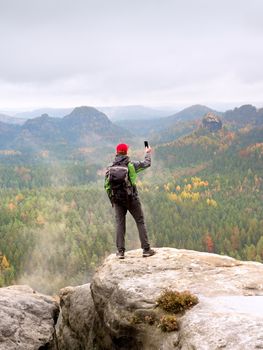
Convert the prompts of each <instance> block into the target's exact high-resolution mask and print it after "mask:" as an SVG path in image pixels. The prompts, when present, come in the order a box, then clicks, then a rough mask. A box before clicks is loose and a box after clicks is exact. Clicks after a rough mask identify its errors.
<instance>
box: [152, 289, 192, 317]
mask: <svg viewBox="0 0 263 350" xmlns="http://www.w3.org/2000/svg"><path fill="white" fill-rule="evenodd" d="M156 303H157V306H159V307H160V308H162V309H163V310H164V311H167V312H172V313H175V314H176V313H178V312H182V311H184V310H187V309H190V308H191V307H192V306H194V305H196V304H197V303H198V298H197V297H196V296H195V295H193V294H191V293H190V292H189V291H184V292H177V291H173V290H171V289H166V290H165V291H163V292H162V293H161V295H160V296H159V297H158V299H157V302H156Z"/></svg>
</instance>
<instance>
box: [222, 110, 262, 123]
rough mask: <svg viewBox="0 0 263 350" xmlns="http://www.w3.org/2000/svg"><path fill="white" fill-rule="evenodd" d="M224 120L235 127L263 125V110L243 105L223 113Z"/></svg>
mask: <svg viewBox="0 0 263 350" xmlns="http://www.w3.org/2000/svg"><path fill="white" fill-rule="evenodd" d="M224 119H225V121H226V122H229V123H231V124H233V125H236V126H244V125H248V124H250V125H262V124H263V108H261V109H256V107H254V106H252V105H243V106H241V107H239V108H234V109H233V110H228V111H226V112H225V113H224Z"/></svg>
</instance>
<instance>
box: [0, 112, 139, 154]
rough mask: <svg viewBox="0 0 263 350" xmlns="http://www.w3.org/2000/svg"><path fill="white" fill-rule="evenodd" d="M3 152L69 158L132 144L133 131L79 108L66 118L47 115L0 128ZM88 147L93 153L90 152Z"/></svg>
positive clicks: (103, 115) (4, 124)
mask: <svg viewBox="0 0 263 350" xmlns="http://www.w3.org/2000/svg"><path fill="white" fill-rule="evenodd" d="M1 135H2V140H1V148H2V149H14V150H20V151H24V152H33V153H39V152H41V151H43V150H48V151H50V152H52V153H53V154H56V155H59V156H62V157H63V155H64V156H65V157H66V158H67V157H68V156H70V155H71V154H72V152H75V151H74V150H76V149H79V148H82V150H83V152H84V151H85V152H90V151H91V150H92V149H96V150H100V149H102V148H103V147H105V146H106V147H109V146H110V147H111V148H112V146H113V145H114V146H115V144H116V143H117V142H119V141H122V140H123V138H125V139H126V140H131V139H132V135H131V133H130V132H129V131H127V130H124V129H122V128H121V127H119V126H116V125H114V124H113V123H112V122H111V121H110V120H109V118H108V117H107V116H106V115H105V114H104V113H102V112H100V111H98V110H97V109H95V108H92V107H85V106H84V107H77V108H75V109H74V110H73V111H72V112H71V113H70V114H68V115H67V116H65V117H63V118H53V117H50V116H49V115H47V114H43V115H42V116H40V117H37V118H33V119H28V120H27V121H26V122H25V123H24V125H22V126H18V125H17V126H13V125H10V124H6V123H1V124H0V136H1ZM87 147H88V148H89V150H90V151H88V150H87Z"/></svg>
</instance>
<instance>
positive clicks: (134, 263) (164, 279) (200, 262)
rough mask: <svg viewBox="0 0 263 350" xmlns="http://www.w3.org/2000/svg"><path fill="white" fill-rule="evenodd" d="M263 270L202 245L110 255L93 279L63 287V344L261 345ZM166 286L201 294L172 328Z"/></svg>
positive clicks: (156, 346)
mask: <svg viewBox="0 0 263 350" xmlns="http://www.w3.org/2000/svg"><path fill="white" fill-rule="evenodd" d="M262 275H263V265H262V264H260V263H255V262H241V261H238V260H235V259H232V258H230V257H227V256H220V255H216V254H209V253H201V252H196V251H188V250H177V249H173V248H159V249H157V254H156V255H155V256H153V257H150V258H142V257H141V250H133V251H130V252H128V253H127V254H126V258H125V259H124V260H122V261H120V260H118V259H116V256H115V255H110V256H109V257H108V258H107V259H106V260H105V261H104V263H103V265H102V266H101V267H100V268H99V269H98V270H97V272H96V273H95V276H94V278H93V280H92V282H91V285H84V286H81V287H76V288H72V287H71V288H66V289H64V290H62V291H61V306H62V317H61V320H62V321H61V323H60V330H59V332H58V341H59V344H62V345H61V347H60V349H61V350H66V349H80V348H81V349H87V350H88V349H98V350H102V349H103V350H107V349H108V350H112V349H116V350H117V349H118V350H120V349H123V350H124V349H129V350H133V349H134V350H135V349H142V350H144V349H145V350H149V349H151V350H157V349H158V350H159V349H165V350H169V349H171V350H172V349H173V350H175V349H178V350H179V349H184V350H190V349H199V350H202V349H203V350H205V349H210V350H216V349H221V348H224V349H228V350H230V349H231V350H235V349H236V350H241V349H242V350H243V349H256V348H257V349H261V348H263V334H262V329H263V328H262V327H263V285H262ZM166 288H167V289H170V290H174V291H179V292H182V291H185V290H188V291H190V293H192V294H193V295H195V296H197V297H198V299H199V303H198V304H197V305H196V306H194V307H192V308H191V309H189V310H187V311H185V312H181V313H179V314H176V315H175V316H176V318H177V321H178V325H179V326H178V330H175V331H172V332H163V331H162V330H161V328H160V319H161V318H162V317H163V316H166V315H167V313H166V312H163V311H162V310H160V309H159V307H156V306H157V305H156V301H157V299H158V296H159V295H160V293H162V292H163V291H164V290H165V289H166ZM90 289H91V294H90ZM74 305H75V306H74ZM91 315H93V316H92V317H91ZM78 324H79V326H78ZM80 334H81V336H80ZM88 344H89V345H88Z"/></svg>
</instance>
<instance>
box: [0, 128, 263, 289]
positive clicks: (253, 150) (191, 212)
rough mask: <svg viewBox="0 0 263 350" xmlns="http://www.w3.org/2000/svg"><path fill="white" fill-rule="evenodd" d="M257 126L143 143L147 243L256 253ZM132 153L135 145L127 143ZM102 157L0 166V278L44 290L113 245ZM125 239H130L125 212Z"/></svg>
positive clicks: (131, 245)
mask: <svg viewBox="0 0 263 350" xmlns="http://www.w3.org/2000/svg"><path fill="white" fill-rule="evenodd" d="M261 137H262V131H260V130H258V129H257V130H254V132H253V131H251V129H248V130H246V131H244V130H242V132H240V131H237V132H233V131H229V130H226V129H223V130H221V131H220V132H219V133H207V132H204V130H199V131H195V132H193V133H191V134H189V135H187V136H185V137H183V138H179V139H178V140H176V141H175V142H169V143H165V144H162V145H157V146H156V147H154V149H153V162H152V167H151V168H150V169H148V170H147V171H145V173H143V174H140V176H139V178H138V182H137V186H138V189H139V193H140V198H141V201H142V203H143V208H144V211H145V217H146V223H147V227H148V231H149V238H150V241H151V245H152V246H153V247H166V246H169V247H174V248H179V249H181V248H182V249H193V250H199V251H205V252H209V253H217V254H226V255H229V256H232V257H234V258H237V259H241V260H253V261H258V262H263V207H262V199H263V177H262V170H263V144H262V143H261V142H260V140H261V139H262V138H261ZM132 156H133V157H135V158H142V157H143V150H138V149H135V150H134V151H133V153H132ZM106 166H107V164H104V163H103V162H100V163H87V162H86V161H85V160H78V161H60V162H53V163H52V162H45V163H43V162H36V163H30V162H29V163H28V162H27V163H24V164H20V163H17V164H16V163H12V162H9V163H8V162H6V163H4V162H2V163H1V166H0V185H1V188H0V195H1V203H0V286H5V285H10V284H15V283H23V284H29V285H30V286H32V287H33V288H35V289H36V290H38V291H41V292H44V293H48V294H53V293H57V292H58V290H59V289H60V288H62V287H64V286H66V285H78V284H81V283H86V282H88V281H89V280H90V278H91V276H92V274H93V273H94V270H95V269H96V267H97V266H98V264H100V263H101V262H102V260H103V259H104V258H105V257H106V256H107V255H108V254H110V253H114V252H115V226H114V224H115V223H114V210H113V208H112V207H111V204H110V202H109V200H108V198H107V195H106V193H105V191H104V188H103V183H104V171H105V167H106ZM126 242H127V244H126V247H127V249H137V248H139V247H140V244H139V239H138V233H137V229H136V226H135V224H134V222H133V220H132V218H131V217H130V216H129V217H128V220H127V235H126Z"/></svg>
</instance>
